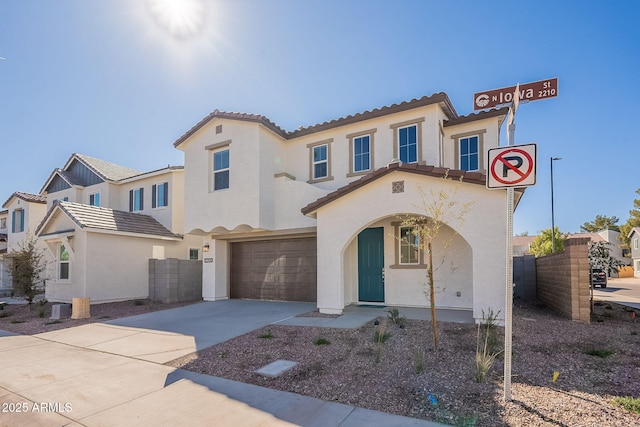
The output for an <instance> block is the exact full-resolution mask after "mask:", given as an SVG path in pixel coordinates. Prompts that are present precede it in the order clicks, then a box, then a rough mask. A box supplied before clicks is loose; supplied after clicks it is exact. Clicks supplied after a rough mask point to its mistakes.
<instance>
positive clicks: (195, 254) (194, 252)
mask: <svg viewBox="0 0 640 427" xmlns="http://www.w3.org/2000/svg"><path fill="white" fill-rule="evenodd" d="M189 259H192V260H197V259H200V250H199V249H189Z"/></svg>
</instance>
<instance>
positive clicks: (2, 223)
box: [0, 218, 7, 228]
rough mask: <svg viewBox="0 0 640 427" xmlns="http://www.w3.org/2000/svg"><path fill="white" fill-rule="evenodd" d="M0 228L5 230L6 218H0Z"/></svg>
mask: <svg viewBox="0 0 640 427" xmlns="http://www.w3.org/2000/svg"><path fill="white" fill-rule="evenodd" d="M0 228H7V218H0Z"/></svg>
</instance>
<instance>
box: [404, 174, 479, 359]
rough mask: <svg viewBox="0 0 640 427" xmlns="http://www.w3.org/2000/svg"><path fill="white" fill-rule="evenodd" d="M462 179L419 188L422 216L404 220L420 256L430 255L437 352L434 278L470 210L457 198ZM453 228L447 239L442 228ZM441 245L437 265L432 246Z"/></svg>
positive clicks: (429, 282) (429, 288)
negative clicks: (457, 230) (409, 228)
mask: <svg viewBox="0 0 640 427" xmlns="http://www.w3.org/2000/svg"><path fill="white" fill-rule="evenodd" d="M461 183H462V178H460V180H458V181H454V180H452V179H451V178H449V176H448V174H445V176H444V177H443V178H442V182H441V185H440V186H439V189H436V188H435V187H436V186H434V187H430V188H429V189H428V190H425V189H424V188H423V187H421V186H418V188H417V192H418V195H419V196H420V204H419V205H415V206H416V208H418V210H419V211H420V212H421V214H420V215H412V216H408V217H406V218H404V219H403V221H402V224H401V225H402V227H412V228H413V234H414V235H415V236H417V237H418V241H417V242H413V243H414V244H416V245H417V247H418V248H419V250H420V251H421V253H423V254H426V255H427V260H426V264H427V272H426V276H427V283H426V287H427V289H426V292H425V293H426V294H427V296H428V298H429V301H430V303H431V323H432V328H433V345H434V348H435V349H436V350H437V349H438V330H437V323H436V300H435V279H434V277H435V276H434V275H435V273H436V272H437V270H438V268H439V267H440V266H442V265H443V264H444V262H445V258H446V257H447V255H448V253H449V250H450V248H451V245H452V244H453V240H454V239H455V237H456V236H457V233H456V231H455V228H454V227H455V226H461V225H462V224H464V217H465V215H466V214H467V213H468V212H469V211H470V210H471V205H472V204H473V203H474V202H473V201H466V202H462V201H460V200H458V198H457V197H456V196H457V194H458V190H459V189H460V185H461ZM446 226H448V227H450V228H451V229H452V230H453V233H452V234H449V235H448V236H447V237H444V236H442V235H441V231H442V229H443V227H446ZM434 242H438V243H441V245H442V254H440V255H441V256H440V259H439V262H438V263H437V265H434V261H433V243H434Z"/></svg>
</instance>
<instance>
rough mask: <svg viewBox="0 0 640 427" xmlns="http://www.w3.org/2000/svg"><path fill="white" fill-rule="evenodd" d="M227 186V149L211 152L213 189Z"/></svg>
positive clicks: (222, 188)
mask: <svg viewBox="0 0 640 427" xmlns="http://www.w3.org/2000/svg"><path fill="white" fill-rule="evenodd" d="M226 188H229V149H228V148H227V149H226V150H220V151H216V152H214V153H213V191H216V190H224V189H226Z"/></svg>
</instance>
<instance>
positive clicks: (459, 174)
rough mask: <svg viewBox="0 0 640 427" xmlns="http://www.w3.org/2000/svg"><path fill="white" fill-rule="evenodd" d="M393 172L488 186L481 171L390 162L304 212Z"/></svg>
mask: <svg viewBox="0 0 640 427" xmlns="http://www.w3.org/2000/svg"><path fill="white" fill-rule="evenodd" d="M391 172H408V173H414V174H419V175H426V176H434V177H438V178H442V177H444V176H445V175H448V176H449V177H450V178H452V179H462V180H463V181H464V182H467V183H471V184H478V185H482V186H483V187H484V186H486V176H485V175H484V174H482V173H480V172H467V171H462V170H456V169H447V168H440V167H435V166H426V165H418V164H416V163H410V164H407V163H404V164H403V163H401V162H398V163H390V164H388V165H387V166H383V167H381V168H379V169H376V170H375V171H373V172H371V173H370V174H368V175H365V176H363V177H362V178H360V179H358V180H356V181H352V182H350V183H349V184H347V185H345V186H343V187H340V188H338V189H337V190H335V191H333V192H331V193H329V194H327V195H326V196H324V197H321V198H319V199H318V200H316V201H315V202H312V203H309V204H308V205H307V206H305V207H304V208H302V210H301V211H302V213H303V214H304V215H308V214H310V213H311V212H314V211H316V210H317V209H319V208H321V207H322V206H324V205H326V204H329V203H331V202H333V201H334V200H336V199H339V198H340V197H342V196H344V195H346V194H349V193H351V192H352V191H354V190H357V189H358V188H360V187H363V186H365V185H367V184H368V183H370V182H372V181H375V180H376V179H378V178H380V177H383V176H385V175H387V174H389V173H391Z"/></svg>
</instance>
